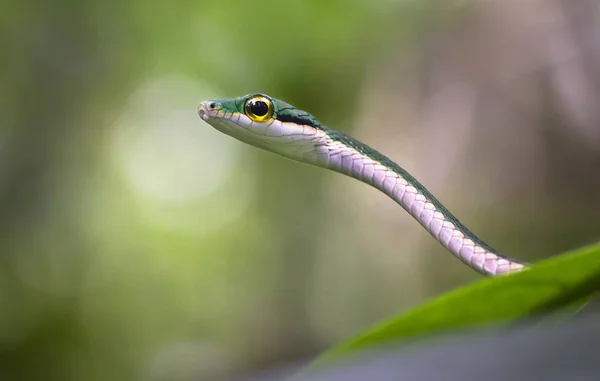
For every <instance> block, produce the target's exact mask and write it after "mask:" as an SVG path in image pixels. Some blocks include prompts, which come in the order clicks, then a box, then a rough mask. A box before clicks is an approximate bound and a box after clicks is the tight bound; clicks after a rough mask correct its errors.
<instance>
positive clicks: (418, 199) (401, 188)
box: [303, 129, 526, 276]
mask: <svg viewBox="0 0 600 381" xmlns="http://www.w3.org/2000/svg"><path fill="white" fill-rule="evenodd" d="M313 141H314V142H315V149H314V150H311V151H309V152H306V153H305V155H304V158H303V161H305V162H310V163H311V164H313V165H317V166H320V167H324V168H327V169H330V170H333V171H336V172H339V173H342V174H344V175H347V176H350V177H353V178H355V179H357V180H359V181H362V182H364V183H366V184H369V185H371V186H373V187H375V188H377V189H379V190H380V191H381V192H383V193H385V194H386V195H388V196H389V197H390V198H392V199H393V200H394V201H396V202H397V203H398V204H400V206H402V208H404V209H405V210H406V211H407V212H408V213H410V215H412V216H413V217H414V218H415V219H416V220H417V221H418V222H419V223H420V224H421V225H422V226H423V227H424V228H425V229H426V230H427V231H428V232H429V233H430V234H431V235H432V236H433V237H434V238H435V239H436V240H438V241H439V242H440V243H441V244H442V245H443V246H444V247H445V248H446V249H448V250H449V251H450V252H451V253H452V254H453V255H454V256H456V257H457V258H458V259H460V260H461V261H462V262H464V263H466V264H467V265H468V266H470V267H471V268H473V269H475V270H476V271H478V272H480V273H482V274H485V275H490V276H496V275H505V274H510V273H514V272H518V271H521V270H523V269H525V268H526V265H525V264H523V263H521V262H519V261H517V260H514V259H511V258H507V257H505V256H503V255H501V254H500V253H499V252H498V251H496V250H494V249H493V248H492V247H490V246H489V245H487V244H486V243H485V242H484V241H483V240H481V239H479V238H478V237H477V236H476V235H475V234H473V233H472V232H471V231H470V230H469V229H467V228H466V227H465V226H464V225H463V224H462V223H461V222H460V221H459V220H458V219H457V218H456V217H454V215H452V214H451V213H450V212H449V211H448V210H447V209H446V208H445V207H444V205H443V204H442V203H441V202H439V201H438V200H437V199H436V198H435V197H434V196H433V195H432V194H431V193H430V192H429V191H428V190H427V188H425V187H424V186H423V185H422V184H421V183H420V182H418V181H417V180H416V179H415V178H414V177H413V176H411V175H410V174H409V173H408V172H407V171H405V170H404V169H403V168H402V167H400V166H399V165H398V164H396V163H395V162H393V161H392V160H390V159H389V158H387V157H386V156H384V155H382V154H381V153H379V152H378V151H376V150H374V149H373V148H371V147H369V146H367V145H365V144H363V143H361V142H359V141H357V140H355V139H353V138H351V137H349V136H347V135H344V134H342V133H340V132H337V131H333V130H327V129H323V131H320V133H319V134H317V135H316V136H315V137H314V138H313Z"/></svg>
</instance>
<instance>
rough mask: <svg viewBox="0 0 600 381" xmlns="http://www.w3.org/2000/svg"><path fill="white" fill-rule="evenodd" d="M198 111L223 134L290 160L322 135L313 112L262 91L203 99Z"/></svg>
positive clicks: (311, 147) (307, 150)
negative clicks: (299, 108)
mask: <svg viewBox="0 0 600 381" xmlns="http://www.w3.org/2000/svg"><path fill="white" fill-rule="evenodd" d="M198 115H199V116H200V118H202V120H204V121H205V122H206V123H208V124H210V125H211V126H212V127H214V128H215V129H217V130H218V131H220V132H222V133H224V134H227V135H229V136H231V137H234V138H236V139H237V140H240V141H242V142H244V143H247V144H250V145H253V146H255V147H259V148H262V149H266V150H268V151H272V152H275V153H278V154H280V155H283V156H285V157H288V158H291V159H294V160H303V159H305V156H306V155H307V154H310V153H311V152H314V151H315V148H316V146H317V145H318V143H319V141H320V140H322V139H323V138H324V136H325V133H324V131H323V129H322V128H321V125H320V124H319V122H318V121H317V120H316V118H315V117H314V116H312V115H310V114H309V113H307V112H305V111H302V110H298V109H296V108H295V107H294V106H292V105H290V104H288V103H285V102H283V101H280V100H278V99H275V98H272V97H270V96H268V95H265V94H248V95H244V96H241V97H238V98H230V99H215V100H209V101H205V102H202V103H200V105H199V106H198Z"/></svg>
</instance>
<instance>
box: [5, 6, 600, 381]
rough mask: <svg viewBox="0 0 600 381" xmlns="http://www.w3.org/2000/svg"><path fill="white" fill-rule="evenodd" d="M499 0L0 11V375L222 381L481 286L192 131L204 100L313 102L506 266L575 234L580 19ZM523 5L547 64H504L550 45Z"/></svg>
mask: <svg viewBox="0 0 600 381" xmlns="http://www.w3.org/2000/svg"><path fill="white" fill-rule="evenodd" d="M519 4H521V3H518V2H512V3H511V2H501V1H500V2H499V1H495V2H493V1H490V2H483V3H482V2H464V1H463V2H452V3H444V5H442V4H441V2H434V1H423V2H413V1H407V2H406V1H393V0H378V1H374V2H365V1H339V0H302V1H289V2H285V5H282V2H280V1H274V0H265V1H255V2H251V3H248V2H242V1H234V0H223V1H193V2H192V1H173V2H158V3H148V2H141V1H136V0H133V1H128V2H116V1H111V0H108V1H103V2H100V1H91V0H85V1H71V0H57V1H54V2H33V1H15V0H8V1H5V2H4V3H3V7H2V8H3V9H2V12H0V57H1V58H2V59H1V60H0V89H2V91H0V115H1V116H2V119H1V120H2V124H1V126H0V127H1V129H0V311H2V313H0V380H38V379H45V380H65V379H85V380H106V379H110V380H115V381H117V380H134V379H148V380H165V379H168V380H173V379H179V380H192V379H202V380H216V379H224V378H226V377H228V376H230V375H232V374H239V373H245V372H248V371H251V370H256V369H261V368H264V367H268V366H272V365H274V364H277V363H280V362H285V361H292V360H296V359H299V358H303V357H306V356H313V355H315V354H316V353H319V352H320V351H322V350H323V349H325V348H327V347H328V346H330V345H332V344H333V343H335V342H337V341H338V340H340V339H342V338H345V337H348V336H350V335H352V334H354V333H355V332H356V331H357V330H359V329H362V328H364V327H366V326H369V325H370V324H372V323H373V322H375V321H378V320H380V319H381V318H383V317H384V316H387V315H388V314H390V313H392V312H394V311H397V310H398V309H404V308H408V307H409V306H412V305H415V304H417V303H419V302H422V301H423V300H425V299H427V298H430V297H432V296H434V295H437V294H439V293H441V292H443V291H445V290H447V289H449V288H454V287H456V286H458V285H460V284H463V283H465V282H467V281H471V280H473V279H478V275H477V274H474V273H472V272H471V271H470V270H468V269H465V268H463V267H462V266H463V265H462V264H460V263H457V261H456V260H454V259H453V258H451V256H450V255H447V253H446V252H445V251H444V250H443V249H441V248H440V247H439V245H437V244H436V243H435V242H433V240H432V239H431V238H430V237H429V236H427V234H426V232H423V231H421V230H420V228H419V227H418V226H417V224H416V223H414V221H412V220H410V218H409V217H408V216H406V215H405V214H404V213H402V210H401V209H400V208H397V207H395V205H394V204H393V203H392V202H390V201H389V200H388V199H386V198H385V196H383V195H380V194H378V193H377V192H375V191H373V190H372V189H370V188H368V187H366V186H364V185H363V184H359V183H357V182H353V181H352V180H350V179H345V178H343V177H341V176H337V175H335V174H330V173H327V172H326V171H322V170H320V169H316V168H310V167H307V166H302V165H298V164H296V163H292V162H289V161H286V160H281V159H280V158H277V157H274V156H273V155H269V154H267V153H264V152H258V151H256V150H252V149H250V148H249V147H245V146H243V145H242V144H238V143H237V142H233V141H231V139H229V138H228V137H225V136H222V135H220V134H218V133H217V132H216V131H213V130H212V129H210V128H209V127H208V126H207V125H205V124H204V123H202V122H201V121H200V120H199V119H198V117H197V115H196V112H195V111H196V109H195V107H196V105H197V103H198V102H199V101H201V100H204V99H211V98H216V97H222V96H237V95H240V94H244V93H248V92H254V91H261V92H266V93H270V94H273V95H274V96H277V98H280V99H285V100H286V101H289V102H291V103H292V104H294V105H297V106H298V107H301V108H303V109H307V110H310V111H311V112H312V113H313V114H315V115H317V116H318V118H319V119H320V120H321V121H323V122H324V123H326V124H328V125H331V126H332V127H335V128H337V129H340V130H344V131H346V132H352V133H353V134H354V135H356V136H357V137H359V138H360V139H361V140H364V141H366V142H368V143H369V144H373V145H374V146H376V147H377V148H379V149H381V150H382V151H384V152H386V153H388V152H389V153H390V156H391V157H392V158H393V159H395V160H398V161H399V162H401V163H402V164H403V165H405V166H406V167H407V169H408V170H409V171H411V172H412V173H414V174H415V176H417V177H418V178H424V179H425V181H424V182H425V183H426V184H427V185H428V186H430V187H431V188H432V191H434V193H435V194H437V195H441V196H442V197H440V198H441V199H443V201H444V202H445V203H447V204H448V206H449V207H450V209H451V210H457V212H458V213H457V214H458V215H459V217H461V218H462V217H464V218H463V219H464V220H465V223H467V225H469V226H474V227H475V228H476V229H475V230H477V232H478V233H479V232H481V234H480V235H481V236H483V237H485V238H488V237H489V238H490V241H491V243H493V244H496V243H498V244H499V247H501V248H502V249H504V250H506V251H507V252H511V253H513V252H514V253H524V255H522V256H521V255H518V256H519V258H523V259H527V260H529V259H535V258H541V257H544V256H548V255H551V254H556V253H558V252H560V251H562V250H564V249H566V248H568V247H575V246H580V245H581V244H582V243H583V242H592V241H594V240H597V239H598V237H599V233H598V230H597V224H595V223H592V222H593V221H597V216H598V215H599V213H600V209H599V207H598V205H600V202H597V201H598V195H599V194H600V192H598V190H599V189H600V184H599V183H600V181H598V177H597V176H595V173H596V169H597V168H598V163H600V154H599V152H600V150H599V149H598V144H597V140H595V138H594V136H596V135H594V134H595V130H594V129H593V128H588V126H594V125H596V126H597V124H595V122H594V121H595V119H594V117H595V114H593V112H594V110H595V109H596V108H594V107H583V108H582V107H574V108H573V107H572V106H573V105H576V106H577V105H585V104H587V102H591V104H597V102H596V101H595V100H596V99H597V98H595V97H594V94H595V93H594V91H592V90H593V89H592V90H589V89H588V88H587V87H585V86H583V85H586V84H591V83H596V82H597V78H598V75H599V74H600V71H599V70H598V69H597V67H598V66H597V65H596V63H597V62H598V60H597V56H596V55H594V54H589V53H587V52H588V50H585V52H586V54H581V55H577V54H574V53H573V51H575V53H577V52H579V50H577V49H576V48H578V47H579V46H580V45H581V46H584V45H585V46H587V45H586V44H588V45H589V44H590V43H592V42H594V41H593V36H597V35H598V34H597V33H595V32H594V30H592V29H589V30H587V29H586V30H584V29H581V28H583V27H584V26H587V25H591V26H594V25H599V24H598V23H597V22H595V19H592V17H593V15H595V14H598V13H597V12H596V13H595V12H593V10H594V9H597V5H595V3H594V2H590V1H584V0H578V1H573V2H569V3H568V4H572V5H565V4H566V3H561V2H559V1H548V2H546V3H544V2H540V3H539V4H538V3H536V4H535V6H534V5H529V3H527V4H525V3H522V4H521V5H519ZM466 5H469V6H466ZM528 7H535V12H531V9H530V8H528ZM544 12H545V13H544ZM552 12H554V13H552ZM538 14H539V15H546V16H547V15H550V16H553V17H554V18H553V17H546V16H544V17H546V18H545V19H544V20H546V24H543V23H542V25H546V26H547V27H548V28H549V29H548V30H551V31H553V33H554V34H552V33H546V32H547V30H545V29H539V30H538V29H536V31H537V32H538V33H539V35H541V36H548V37H547V38H548V41H549V43H550V42H551V43H552V44H553V45H548V46H553V47H555V49H550V48H548V49H546V50H544V52H550V53H552V54H556V55H558V58H557V57H556V56H550V53H548V54H547V55H544V54H542V53H540V51H541V50H542V49H541V48H540V51H538V50H536V49H533V48H530V47H528V46H526V47H525V48H523V49H522V50H519V49H520V48H522V46H521V45H519V44H523V43H524V42H523V41H525V42H531V44H532V45H531V46H535V47H542V46H546V45H544V44H542V43H540V42H539V41H538V40H536V38H538V37H537V36H538V34H536V33H532V32H531V28H529V29H527V28H526V27H527V26H529V25H538V24H537V22H538V21H539V20H537V19H536V18H535V15H538ZM571 14H574V15H575V16H573V17H575V21H573V22H572V24H573V25H578V28H580V29H581V30H580V29H576V32H577V33H575V32H573V33H571V32H570V29H568V30H567V32H569V33H570V34H569V33H567V32H565V31H564V30H563V29H561V28H560V27H561V26H562V25H563V24H561V22H563V21H564V20H567V19H568V17H567V16H569V15H571ZM489 15H493V17H492V18H493V20H495V22H494V23H490V22H488V21H489V19H488V18H489V17H490V16H489ZM556 15H558V16H556ZM563 16H564V17H563ZM561 17H563V18H561ZM569 17H570V16H569ZM586 17H587V18H586ZM563 19H564V20H563ZM515 20H516V21H515ZM548 20H549V21H548ZM561 20H562V21H561ZM568 20H570V19H568ZM517 21H518V22H519V23H520V24H518V25H522V26H523V28H517V27H515V25H516V24H515V23H516V22H517ZM569 25H570V24H569ZM557 26H558V27H557ZM590 28H591V27H590ZM573 30H575V29H573ZM518 31H519V32H518ZM517 32H518V33H517ZM507 33H508V35H509V37H510V38H507V39H502V38H496V37H498V36H500V37H503V36H506V34H507ZM511 33H514V34H515V35H513V34H511ZM519 33H522V34H519ZM532 36H533V37H532ZM534 37H535V38H534ZM571 38H572V40H571ZM544 41H546V40H544ZM565 41H566V42H565ZM572 41H575V42H577V43H581V44H580V45H577V44H575V43H572V44H569V43H570V42H572ZM559 42H563V43H565V44H567V46H570V47H571V48H572V49H573V51H571V50H568V49H566V50H565V49H563V50H561V49H558V48H560V47H561V46H563V45H560V44H559ZM592 45H593V44H592ZM515 46H516V47H518V48H519V49H516V48H515V49H514V51H513V50H511V49H512V48H511V47H515ZM596 46H597V45H596ZM482 47H483V48H486V49H489V50H485V49H484V50H483V51H482V50H481V49H483V48H482ZM480 48H481V49H480ZM581 50H582V51H584V49H583V48H581ZM494 53H495V54H498V56H495V55H494ZM488 56H489V57H491V58H487V59H486V57H488ZM563 56H564V57H563ZM532 57H533V58H532ZM562 58H564V59H562ZM531 62H534V64H531V65H529V64H530V63H531ZM565 62H566V63H567V64H569V65H570V63H575V64H576V65H575V66H568V65H567V64H564V63H565ZM500 63H501V65H500V69H499V68H498V67H497V66H495V65H497V64H498V65H499V64H500ZM526 64H527V65H526ZM573 67H575V68H574V69H573ZM521 68H524V69H523V70H524V71H522V72H521V71H517V70H516V69H521ZM528 70H529V71H528ZM524 72H527V73H534V74H531V75H530V74H523V73H524ZM539 73H541V74H540V77H538V75H537V74H539ZM556 73H558V74H561V75H562V76H559V75H558V74H557V75H556V76H555V75H554V74H556ZM500 74H502V75H506V76H507V77H508V75H509V74H510V75H513V77H511V78H512V79H507V78H504V77H500ZM595 81H596V82H595ZM582 83H583V85H581V84H582ZM448 84H450V85H448ZM446 85H448V86H446ZM492 85H493V86H492ZM582 86H583V87H582ZM457 88H458V89H459V90H460V89H462V90H461V91H462V92H461V91H459V92H455V90H456V89H457ZM582 88H583V89H584V90H586V89H587V90H589V91H587V90H586V91H587V92H586V91H583V90H581V89H582ZM472 89H484V90H477V92H475V91H474V93H476V94H477V96H473V97H469V94H470V91H471V90H472ZM507 89H511V91H507ZM463 90H464V91H463ZM497 94H501V95H502V94H510V96H498V95H497ZM540 94H541V95H540ZM581 94H583V96H581ZM473 99H476V100H477V102H475V101H473ZM486 99H488V100H489V99H491V101H489V102H487V103H485V102H484V100H486ZM498 99H500V100H498ZM582 99H583V100H584V101H585V102H584V101H582ZM573 100H576V101H577V102H573ZM469 102H470V103H469ZM508 103H510V106H506V104H508ZM465 105H470V107H472V108H471V109H469V108H467V107H466V106H465ZM540 105H541V106H540ZM444 106H447V107H448V108H444ZM538 106H539V107H538ZM473 110H476V112H475V111H473ZM515 110H525V111H523V112H521V113H520V114H519V115H521V116H522V117H520V118H517V117H515ZM532 110H533V111H532ZM582 110H583V111H582ZM436 113H437V114H436ZM468 115H477V118H476V117H473V118H472V119H470V120H471V123H462V122H461V119H460V117H463V116H468ZM523 115H524V116H523ZM457 118H458V119H457ZM465 126H467V127H465ZM438 127H439V128H438ZM449 143H450V144H449ZM423 147H425V149H421V148H423ZM442 148H443V149H442ZM457 152H458V153H460V154H461V155H464V156H460V155H459V154H458V153H457ZM490 216H494V218H492V219H490ZM515 256H517V255H516V254H515Z"/></svg>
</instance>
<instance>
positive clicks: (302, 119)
mask: <svg viewBox="0 0 600 381" xmlns="http://www.w3.org/2000/svg"><path fill="white" fill-rule="evenodd" d="M276 119H277V120H279V121H280V122H288V123H296V124H300V125H305V126H311V127H314V128H319V127H320V126H321V125H320V124H319V122H317V120H316V119H315V118H314V117H313V116H312V115H310V114H308V113H307V114H305V115H303V114H300V113H298V111H297V110H296V112H294V113H287V112H281V110H280V112H279V113H278V114H277V117H276Z"/></svg>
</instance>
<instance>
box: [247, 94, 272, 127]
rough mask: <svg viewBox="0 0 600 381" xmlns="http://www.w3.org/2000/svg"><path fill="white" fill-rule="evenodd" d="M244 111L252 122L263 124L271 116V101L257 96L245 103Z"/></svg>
mask: <svg viewBox="0 0 600 381" xmlns="http://www.w3.org/2000/svg"><path fill="white" fill-rule="evenodd" d="M244 111H245V113H246V116H247V117H248V118H250V119H251V120H252V121H253V122H257V123H261V122H265V121H267V120H269V119H271V117H272V116H273V101H271V100H270V99H269V98H267V97H265V96H262V95H257V96H255V97H252V98H250V99H248V100H247V101H246V104H245V105H244Z"/></svg>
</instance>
